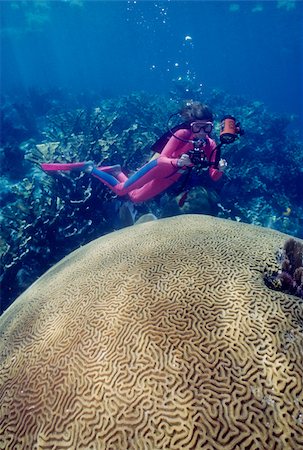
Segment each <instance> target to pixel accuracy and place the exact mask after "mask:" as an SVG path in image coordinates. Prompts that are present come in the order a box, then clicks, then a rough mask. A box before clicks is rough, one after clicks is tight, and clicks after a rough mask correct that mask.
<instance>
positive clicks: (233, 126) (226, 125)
mask: <svg viewBox="0 0 303 450" xmlns="http://www.w3.org/2000/svg"><path fill="white" fill-rule="evenodd" d="M243 134H244V130H242V128H241V126H240V123H239V122H237V123H236V119H235V118H234V117H233V116H225V117H223V119H222V120H221V124H220V141H221V142H222V144H232V143H233V142H235V140H236V139H237V138H238V137H239V136H242V135H243Z"/></svg>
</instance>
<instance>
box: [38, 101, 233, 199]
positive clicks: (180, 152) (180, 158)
mask: <svg viewBox="0 0 303 450" xmlns="http://www.w3.org/2000/svg"><path fill="white" fill-rule="evenodd" d="M179 114H180V115H181V116H182V119H183V122H182V123H181V124H179V125H177V126H176V127H174V128H172V129H169V131H168V132H167V133H165V134H164V135H163V136H162V137H161V138H160V139H159V140H158V141H157V142H156V143H155V144H154V145H153V146H152V150H153V151H154V153H155V154H154V156H153V158H152V159H151V160H150V161H149V162H148V163H147V164H145V165H144V166H143V167H142V168H141V169H139V170H138V171H137V172H135V173H134V174H133V175H131V176H130V177H129V178H128V177H127V176H126V175H125V174H124V173H123V171H122V169H121V166H120V165H114V166H100V167H94V164H93V162H91V161H89V162H79V163H67V164H60V163H53V164H52V163H50V164H49V163H43V164H41V167H42V169H43V170H45V171H57V170H81V171H84V172H85V173H88V174H90V175H92V176H93V177H95V178H97V179H98V180H99V181H101V182H102V183H103V184H105V185H106V186H107V187H108V188H110V189H111V190H112V191H113V192H114V193H115V194H116V195H118V196H126V195H127V197H128V199H129V200H130V201H132V202H134V203H138V202H144V201H146V200H150V199H151V198H153V197H155V196H156V195H158V194H160V193H162V192H163V191H165V190H166V189H167V188H168V187H170V186H171V185H172V184H174V183H176V182H177V181H178V180H179V179H180V178H181V176H182V175H184V174H186V173H188V174H189V173H190V171H191V169H192V168H194V167H196V166H199V167H202V168H208V171H209V175H210V178H211V179H212V180H213V181H218V180H219V179H220V178H221V177H222V174H223V172H224V170H225V169H226V167H227V162H226V161H225V160H224V159H221V158H220V148H221V146H222V145H223V144H224V143H225V144H226V143H231V142H233V141H234V140H235V139H236V137H237V134H241V133H240V128H239V125H238V124H235V119H234V118H233V117H232V116H227V117H226V118H224V119H223V120H222V122H221V133H220V140H221V142H220V143H219V144H218V145H216V143H215V141H214V140H213V139H211V138H210V133H211V132H212V129H213V113H212V111H211V110H210V108H209V107H208V106H207V105H204V104H201V103H199V102H191V103H188V104H186V106H185V107H184V108H183V109H182V110H181V111H180V112H179V113H176V114H173V115H172V116H170V118H169V119H168V123H169V122H170V120H171V119H172V117H173V116H177V115H179ZM228 121H229V122H228ZM222 124H223V125H222ZM222 126H223V128H222Z"/></svg>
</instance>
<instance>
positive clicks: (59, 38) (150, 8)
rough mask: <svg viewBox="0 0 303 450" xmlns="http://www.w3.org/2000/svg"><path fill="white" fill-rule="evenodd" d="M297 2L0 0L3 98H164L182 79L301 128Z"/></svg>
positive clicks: (302, 10)
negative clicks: (259, 106) (68, 94)
mask: <svg viewBox="0 0 303 450" xmlns="http://www.w3.org/2000/svg"><path fill="white" fill-rule="evenodd" d="M302 19H303V2H301V1H289V0H279V1H165V2H154V1H140V0H138V1H81V0H62V1H2V2H1V55H2V56H1V60H2V61H1V62H2V69H1V76H2V77H1V92H2V94H6V93H10V94H11V93H13V94H19V93H24V92H26V90H27V89H29V88H42V89H49V88H54V87H60V88H63V89H69V90H70V91H74V92H76V93H78V92H86V91H89V90H93V91H97V92H98V93H100V94H101V95H102V96H103V97H111V96H117V95H121V94H127V93H130V92H134V91H142V90H144V91H146V92H149V93H164V94H165V93H167V92H169V91H170V90H171V89H172V86H173V83H174V82H175V81H176V80H178V79H181V78H183V79H184V78H190V79H191V80H193V81H194V82H195V83H196V84H197V85H199V86H200V87H201V90H202V92H204V93H205V94H206V95H207V92H208V91H209V90H210V89H213V88H220V89H223V90H226V91H227V92H229V93H231V94H235V95H238V94H239V95H244V96H247V97H248V98H249V99H252V100H258V101H261V102H264V103H266V105H267V106H268V107H269V108H270V109H271V110H272V111H273V112H277V113H283V114H285V113H286V114H289V115H295V116H296V119H295V122H294V124H295V126H297V127H299V128H300V124H302V123H303V120H302V116H303V107H302V103H303V99H302V97H303V95H302V91H303V81H302V80H303V76H302V60H303V59H302V56H303V44H302V40H303V33H302V31H303V30H302V24H303V20H302Z"/></svg>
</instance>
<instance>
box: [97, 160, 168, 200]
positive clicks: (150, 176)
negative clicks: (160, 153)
mask: <svg viewBox="0 0 303 450" xmlns="http://www.w3.org/2000/svg"><path fill="white" fill-rule="evenodd" d="M175 173H176V168H174V167H173V166H172V165H171V164H170V163H168V164H166V163H165V164H163V163H160V164H159V161H158V159H155V160H153V161H150V162H149V163H147V164H145V165H144V166H143V167H142V168H141V169H139V170H138V171H137V172H136V173H135V174H133V175H132V176H131V177H129V178H127V177H126V176H125V177H126V180H125V181H124V182H122V183H121V182H120V183H119V180H117V178H115V177H113V176H112V175H110V174H109V173H106V172H103V171H102V170H98V169H95V168H94V169H93V170H92V171H91V174H92V175H93V176H94V177H96V178H97V179H98V180H100V181H101V182H103V183H104V184H105V185H106V186H108V187H109V188H110V189H111V190H112V191H114V192H115V194H117V195H126V194H128V193H129V192H131V191H133V190H134V189H139V188H141V187H142V186H144V185H145V184H147V183H149V182H151V181H153V180H158V181H159V180H160V179H162V178H164V179H165V178H168V177H170V176H172V175H173V174H175Z"/></svg>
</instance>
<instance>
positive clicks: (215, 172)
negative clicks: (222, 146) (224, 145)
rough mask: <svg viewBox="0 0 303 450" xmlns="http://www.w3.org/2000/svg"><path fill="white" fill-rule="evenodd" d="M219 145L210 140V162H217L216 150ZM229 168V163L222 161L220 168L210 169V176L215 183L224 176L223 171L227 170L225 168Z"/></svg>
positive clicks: (208, 156) (208, 155)
mask: <svg viewBox="0 0 303 450" xmlns="http://www.w3.org/2000/svg"><path fill="white" fill-rule="evenodd" d="M216 147H217V144H216V142H215V141H214V140H213V139H209V151H208V152H207V153H208V154H207V155H206V156H207V159H208V161H209V162H212V163H214V162H216V156H217V150H216ZM226 166H227V163H226V161H225V160H223V159H220V161H219V165H218V167H214V166H210V167H209V171H208V173H209V176H210V178H211V179H212V180H213V181H219V180H220V178H221V177H222V175H223V171H224V170H225V167H226Z"/></svg>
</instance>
